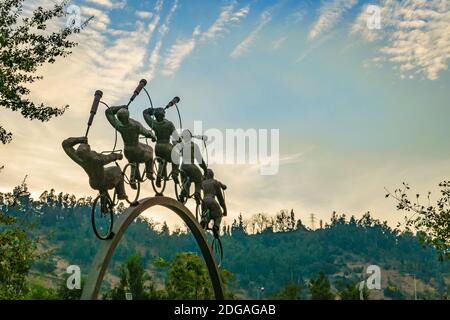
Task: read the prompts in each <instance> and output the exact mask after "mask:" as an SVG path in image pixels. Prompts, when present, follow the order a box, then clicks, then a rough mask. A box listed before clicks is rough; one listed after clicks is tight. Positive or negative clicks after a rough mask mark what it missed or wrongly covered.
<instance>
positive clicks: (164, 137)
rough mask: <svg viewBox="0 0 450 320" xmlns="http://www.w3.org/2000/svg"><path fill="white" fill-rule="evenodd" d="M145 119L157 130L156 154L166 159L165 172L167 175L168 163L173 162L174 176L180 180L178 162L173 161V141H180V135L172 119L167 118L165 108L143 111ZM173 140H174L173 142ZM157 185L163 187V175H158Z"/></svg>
mask: <svg viewBox="0 0 450 320" xmlns="http://www.w3.org/2000/svg"><path fill="white" fill-rule="evenodd" d="M143 115H144V120H145V122H147V124H148V125H149V126H150V128H151V129H152V130H153V131H154V132H155V135H156V145H155V154H156V156H157V157H160V158H162V159H164V160H165V161H166V163H165V164H164V168H163V174H164V176H165V177H167V163H171V164H172V178H173V179H174V181H175V183H177V182H178V173H179V170H178V164H175V163H173V162H172V149H173V144H172V142H175V143H178V142H179V140H180V137H179V135H178V132H177V131H176V129H175V126H174V124H173V122H172V121H169V120H168V119H166V118H165V116H166V111H165V110H164V108H155V109H154V108H148V109H146V110H144V112H143ZM171 140H172V142H171ZM156 186H157V187H158V188H159V187H161V177H159V176H157V177H156Z"/></svg>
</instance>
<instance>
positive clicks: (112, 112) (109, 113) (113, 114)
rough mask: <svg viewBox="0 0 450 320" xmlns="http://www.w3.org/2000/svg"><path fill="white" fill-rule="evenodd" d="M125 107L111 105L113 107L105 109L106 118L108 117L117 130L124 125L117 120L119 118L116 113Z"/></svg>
mask: <svg viewBox="0 0 450 320" xmlns="http://www.w3.org/2000/svg"><path fill="white" fill-rule="evenodd" d="M124 107H125V106H117V107H111V108H108V109H106V111H105V115H106V119H108V121H109V123H111V125H112V126H113V127H114V128H115V129H116V130H119V128H120V127H121V126H122V124H121V123H120V121H119V120H117V118H116V113H117V112H118V111H119V110H120V109H122V108H124Z"/></svg>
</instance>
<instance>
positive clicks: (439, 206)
mask: <svg viewBox="0 0 450 320" xmlns="http://www.w3.org/2000/svg"><path fill="white" fill-rule="evenodd" d="M439 187H440V188H441V192H440V193H441V196H440V198H439V199H438V200H437V202H436V204H432V203H431V201H430V195H431V192H428V195H427V199H426V200H422V201H421V197H420V194H416V195H415V197H414V198H415V199H414V200H412V199H411V198H412V197H411V196H410V195H409V194H408V193H409V190H410V186H409V185H408V184H407V183H405V182H404V183H403V186H402V187H401V188H398V189H396V190H395V191H394V192H390V191H389V190H387V189H386V190H387V194H386V198H388V197H391V198H393V199H395V200H396V201H397V210H400V211H406V212H409V213H410V216H409V217H405V225H406V227H407V228H409V227H413V228H414V229H415V230H416V231H417V235H418V237H419V240H420V241H421V243H423V244H427V245H431V246H433V247H434V248H436V250H437V251H438V254H439V260H441V261H442V260H443V259H444V257H447V258H449V259H450V251H449V250H448V248H449V247H450V223H448V221H450V181H443V182H441V183H439ZM423 201H426V203H425V204H423Z"/></svg>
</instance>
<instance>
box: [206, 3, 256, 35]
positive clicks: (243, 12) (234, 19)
mask: <svg viewBox="0 0 450 320" xmlns="http://www.w3.org/2000/svg"><path fill="white" fill-rule="evenodd" d="M234 9H235V3H231V4H229V5H227V6H224V7H222V10H221V11H220V14H219V17H218V18H217V20H216V21H214V23H213V24H212V25H211V27H209V28H208V30H207V31H206V32H205V33H204V34H203V35H202V40H213V39H215V38H216V37H217V36H218V35H220V34H221V33H223V32H226V31H227V27H228V25H230V24H233V23H234V24H237V23H239V22H240V21H241V20H242V19H244V18H245V17H246V16H247V15H248V13H249V12H250V6H249V5H247V6H245V7H242V8H240V9H238V10H237V11H235V10H234Z"/></svg>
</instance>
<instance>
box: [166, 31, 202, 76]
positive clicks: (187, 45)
mask: <svg viewBox="0 0 450 320" xmlns="http://www.w3.org/2000/svg"><path fill="white" fill-rule="evenodd" d="M199 34H200V26H197V27H195V29H194V32H193V33H192V37H191V38H190V39H185V40H177V41H176V42H175V44H174V45H172V47H171V48H170V49H169V53H168V54H167V56H166V58H165V61H164V68H163V70H162V72H161V73H162V74H163V75H165V76H171V75H174V74H175V73H176V72H177V70H178V69H179V68H180V66H181V63H182V62H183V60H184V59H185V58H186V57H187V56H189V55H190V54H191V52H192V51H193V50H194V48H195V44H196V38H197V37H198V35H199Z"/></svg>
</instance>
